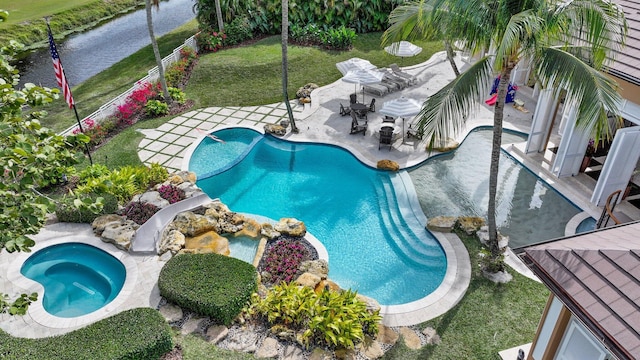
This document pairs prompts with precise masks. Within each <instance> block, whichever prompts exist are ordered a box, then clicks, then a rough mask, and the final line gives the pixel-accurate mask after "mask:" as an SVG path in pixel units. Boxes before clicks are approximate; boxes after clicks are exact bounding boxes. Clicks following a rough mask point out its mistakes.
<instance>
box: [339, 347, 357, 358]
mask: <svg viewBox="0 0 640 360" xmlns="http://www.w3.org/2000/svg"><path fill="white" fill-rule="evenodd" d="M334 353H335V355H336V358H338V359H340V360H356V359H357V358H358V354H357V353H356V351H355V350H353V349H344V348H342V349H336V351H335V352H334Z"/></svg>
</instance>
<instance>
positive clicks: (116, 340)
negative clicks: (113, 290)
mask: <svg viewBox="0 0 640 360" xmlns="http://www.w3.org/2000/svg"><path fill="white" fill-rule="evenodd" d="M172 348H173V343H172V334H171V328H170V327H169V325H168V324H167V322H166V321H165V319H164V318H163V317H162V315H160V313H159V312H158V311H156V310H154V309H150V308H137V309H131V310H126V311H123V312H121V313H119V314H116V315H113V316H111V317H109V318H106V319H103V320H100V321H98V322H95V323H93V324H91V325H89V326H87V327H84V328H81V329H78V330H75V331H72V332H70V333H67V334H64V335H59V336H53V337H46V338H40V339H28V338H16V337H11V336H10V335H8V334H6V333H4V332H3V331H1V330H0V357H5V356H6V357H7V358H9V359H30V360H49V359H94V360H103V359H104V360H107V359H159V358H160V357H161V356H162V355H163V354H165V353H167V352H169V351H170V350H171V349H172Z"/></svg>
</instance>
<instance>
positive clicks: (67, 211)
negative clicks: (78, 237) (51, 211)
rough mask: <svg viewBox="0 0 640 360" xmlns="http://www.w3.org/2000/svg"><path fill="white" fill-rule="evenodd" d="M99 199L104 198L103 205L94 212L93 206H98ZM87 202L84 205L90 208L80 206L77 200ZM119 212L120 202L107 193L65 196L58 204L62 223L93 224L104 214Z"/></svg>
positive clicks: (59, 217) (57, 208) (58, 212)
mask: <svg viewBox="0 0 640 360" xmlns="http://www.w3.org/2000/svg"><path fill="white" fill-rule="evenodd" d="M98 198H102V203H101V206H100V207H99V209H97V210H98V211H97V212H94V211H92V208H91V207H90V205H91V204H96V203H97V200H98ZM77 199H79V200H80V201H82V200H83V199H84V200H85V201H84V202H83V204H88V205H89V206H78V205H77V204H76V203H74V202H75V200H77ZM117 210H118V200H117V199H116V197H115V196H113V195H111V194H107V193H103V194H86V195H80V196H78V197H75V196H65V197H64V198H62V200H61V201H60V202H58V203H57V204H56V216H57V217H58V220H59V221H61V222H74V223H91V222H93V220H95V219H96V218H97V217H98V216H100V215H104V214H114V213H115V212H116V211H117Z"/></svg>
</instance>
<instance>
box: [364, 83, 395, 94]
mask: <svg viewBox="0 0 640 360" xmlns="http://www.w3.org/2000/svg"><path fill="white" fill-rule="evenodd" d="M363 89H364V91H365V92H367V93H369V94H374V95H378V96H385V95H386V94H387V93H388V92H389V89H388V88H387V87H386V86H383V85H379V84H371V85H365V86H363Z"/></svg>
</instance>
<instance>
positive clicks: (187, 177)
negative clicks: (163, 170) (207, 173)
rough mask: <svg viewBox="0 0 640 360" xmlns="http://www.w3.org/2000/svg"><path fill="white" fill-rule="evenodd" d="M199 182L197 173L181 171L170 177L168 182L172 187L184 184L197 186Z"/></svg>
mask: <svg viewBox="0 0 640 360" xmlns="http://www.w3.org/2000/svg"><path fill="white" fill-rule="evenodd" d="M196 180H197V176H196V173H194V172H190V171H179V172H177V173H174V174H171V175H169V177H168V178H167V180H166V182H167V183H169V184H172V185H180V184H182V183H184V182H190V183H192V184H195V183H196Z"/></svg>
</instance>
